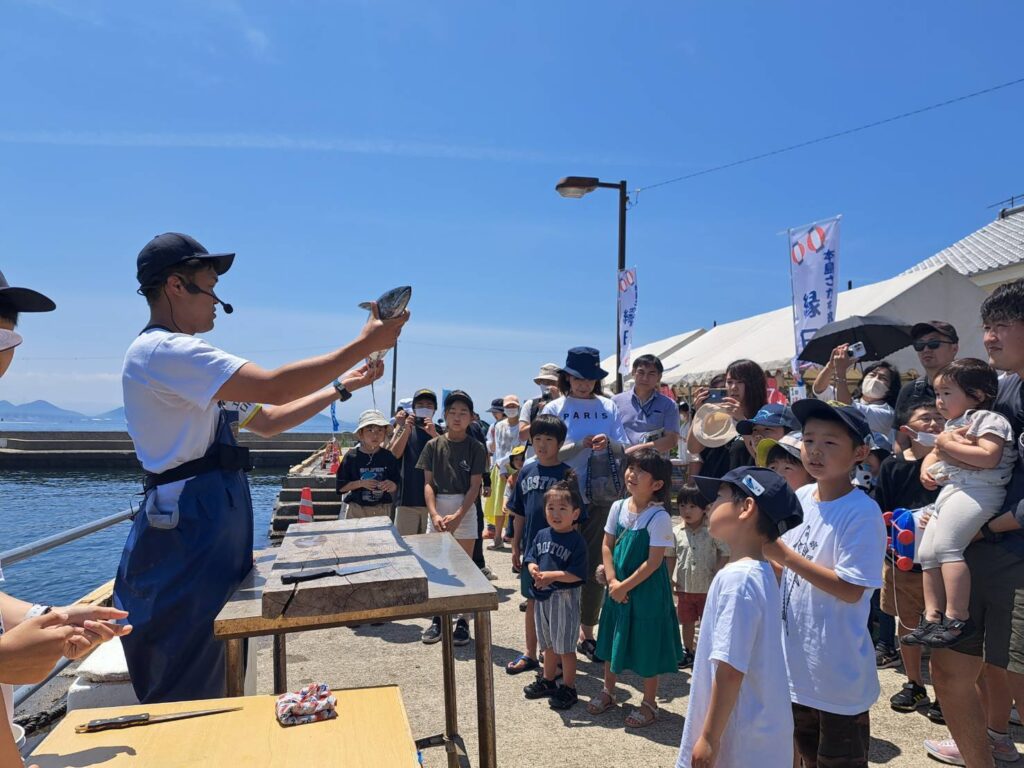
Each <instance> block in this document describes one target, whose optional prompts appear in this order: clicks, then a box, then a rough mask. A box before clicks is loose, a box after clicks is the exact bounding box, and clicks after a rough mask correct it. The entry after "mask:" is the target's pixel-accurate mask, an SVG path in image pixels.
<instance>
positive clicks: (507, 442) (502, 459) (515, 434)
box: [494, 419, 523, 474]
mask: <svg viewBox="0 0 1024 768" xmlns="http://www.w3.org/2000/svg"><path fill="white" fill-rule="evenodd" d="M522 444H523V441H522V440H520V439H519V422H518V421H517V422H516V423H515V424H509V423H508V420H507V419H506V420H504V421H499V422H498V423H497V424H495V425H494V463H495V464H497V465H498V468H499V469H500V470H501V472H502V473H503V474H505V473H507V472H508V460H509V455H510V454H511V453H512V449H513V448H515V447H516V446H517V445H522Z"/></svg>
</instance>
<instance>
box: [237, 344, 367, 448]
mask: <svg viewBox="0 0 1024 768" xmlns="http://www.w3.org/2000/svg"><path fill="white" fill-rule="evenodd" d="M383 374H384V363H383V362H379V363H374V364H373V365H372V366H371V365H362V366H360V367H359V368H356V369H354V370H351V371H349V372H348V373H346V374H345V375H344V376H342V377H341V383H342V385H343V386H344V387H345V389H347V390H348V391H349V392H355V391H356V390H357V389H361V388H362V387H365V386H367V385H368V384H370V383H371V382H374V381H376V380H377V379H379V378H380V377H381V376H382V375H383ZM337 399H338V393H337V392H336V391H335V389H334V387H333V386H332V387H327V388H326V389H322V390H320V391H319V392H314V393H313V394H311V395H306V397H300V398H299V399H298V400H293V401H292V402H290V403H285V404H284V405H266V406H264V407H262V408H260V410H259V411H258V412H257V413H256V414H255V415H254V416H253V417H252V418H251V419H249V421H248V422H247V423H246V425H245V429H247V430H249V431H250V432H252V433H254V434H257V435H259V436H260V437H273V436H274V435H279V434H281V433H282V432H287V431H288V430H289V429H291V428H292V427H297V426H298V425H299V424H302V423H303V422H304V421H306V420H308V419H311V418H313V417H314V416H316V415H317V414H318V413H320V411H322V410H323V409H324V408H327V407H328V406H329V405H330V404H331V403H333V402H334V401H335V400H337Z"/></svg>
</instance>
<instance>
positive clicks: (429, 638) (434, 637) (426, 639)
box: [420, 616, 441, 645]
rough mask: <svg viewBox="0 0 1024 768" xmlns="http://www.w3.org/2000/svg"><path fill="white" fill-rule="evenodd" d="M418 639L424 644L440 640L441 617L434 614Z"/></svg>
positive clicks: (431, 643)
mask: <svg viewBox="0 0 1024 768" xmlns="http://www.w3.org/2000/svg"><path fill="white" fill-rule="evenodd" d="M420 640H422V641H423V644H424V645H433V644H434V643H436V642H439V641H440V640H441V617H440V616H435V617H434V618H433V619H432V620H431V622H430V626H429V627H427V628H426V629H424V630H423V634H422V635H420Z"/></svg>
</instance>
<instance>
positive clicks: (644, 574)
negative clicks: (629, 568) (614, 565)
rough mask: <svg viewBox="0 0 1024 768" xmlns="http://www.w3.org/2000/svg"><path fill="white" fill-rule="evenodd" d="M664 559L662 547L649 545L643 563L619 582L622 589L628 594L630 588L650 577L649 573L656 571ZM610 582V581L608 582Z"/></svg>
mask: <svg viewBox="0 0 1024 768" xmlns="http://www.w3.org/2000/svg"><path fill="white" fill-rule="evenodd" d="M664 560H665V548H664V547H651V548H650V549H649V550H648V554H647V559H646V560H645V561H644V564H643V565H641V566H640V567H639V568H637V569H636V570H635V571H633V572H632V573H631V574H629V576H627V577H626V578H625V579H623V580H622V581H620V582H619V584H620V586H621V588H622V589H624V590H626V593H627V594H628V593H629V592H630V591H631V590H633V589H635V588H636V587H638V586H640V585H641V584H643V583H644V582H645V581H647V579H649V578H650V576H651V574H653V573H654V572H655V571H657V570H658V569H659V568H660V567H661V564H662V562H663V561H664ZM609 583H610V582H609Z"/></svg>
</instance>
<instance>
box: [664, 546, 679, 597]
mask: <svg viewBox="0 0 1024 768" xmlns="http://www.w3.org/2000/svg"><path fill="white" fill-rule="evenodd" d="M676 560H677V558H676V553H675V552H673V553H672V554H671V555H670V554H669V553H668V551H667V550H666V551H665V567H666V568H668V583H669V586H671V587H672V591H673V592H676V591H678V586H677V585H676Z"/></svg>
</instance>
